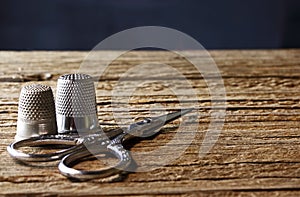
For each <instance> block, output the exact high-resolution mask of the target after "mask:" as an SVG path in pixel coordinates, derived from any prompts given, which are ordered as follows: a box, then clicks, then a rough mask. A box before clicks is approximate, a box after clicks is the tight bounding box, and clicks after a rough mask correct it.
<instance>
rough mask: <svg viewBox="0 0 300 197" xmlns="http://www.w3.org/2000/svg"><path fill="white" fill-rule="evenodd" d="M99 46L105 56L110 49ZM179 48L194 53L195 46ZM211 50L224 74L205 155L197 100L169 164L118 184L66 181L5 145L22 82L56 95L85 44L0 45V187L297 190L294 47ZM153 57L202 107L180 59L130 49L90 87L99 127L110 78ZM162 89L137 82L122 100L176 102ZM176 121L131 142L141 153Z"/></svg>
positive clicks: (206, 100) (299, 54) (125, 191)
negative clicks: (55, 47) (223, 105)
mask: <svg viewBox="0 0 300 197" xmlns="http://www.w3.org/2000/svg"><path fill="white" fill-rule="evenodd" d="M104 53H106V54H107V55H108V56H109V55H110V54H112V53H114V52H112V51H107V52H104ZM186 54H187V56H188V57H192V58H196V59H197V58H198V60H199V61H201V57H195V54H196V53H195V52H192V51H190V52H186ZM210 54H211V56H212V57H213V59H214V61H215V62H216V64H217V65H218V67H219V69H220V73H221V75H222V77H223V80H224V85H225V88H226V94H227V101H226V102H227V109H226V121H225V124H224V127H223V130H222V132H221V134H220V136H219V138H218V141H217V142H216V144H215V145H214V147H213V148H212V149H211V151H210V152H209V153H208V154H207V155H205V156H204V157H202V158H200V157H199V154H198V152H199V147H200V145H201V142H202V140H203V137H204V135H205V131H206V129H207V127H208V125H209V122H210V116H209V115H205V114H209V112H210V110H209V108H203V110H202V111H201V112H202V114H203V115H202V117H201V119H199V121H198V122H197V124H199V132H197V133H196V136H195V139H194V140H193V142H192V143H191V144H190V146H189V147H188V148H187V150H186V151H185V152H184V154H183V155H181V156H180V157H179V158H178V159H176V160H175V161H173V162H172V163H170V164H168V165H166V166H164V167H161V168H158V169H156V170H154V171H151V172H137V173H130V174H128V175H127V176H126V177H124V179H123V180H120V181H117V182H101V181H99V180H92V181H88V182H72V181H70V180H68V179H67V178H65V177H64V176H62V175H61V174H60V173H59V172H58V169H57V166H56V164H57V163H54V164H53V163H52V164H51V165H50V164H49V165H45V166H40V165H37V164H35V165H33V166H29V165H22V164H20V163H16V162H15V161H14V160H13V159H12V158H11V157H10V156H9V155H8V153H7V152H6V146H7V145H8V144H9V143H11V142H12V141H13V139H14V136H15V131H16V120H17V109H18V96H19V93H20V90H21V87H22V86H23V85H24V84H26V83H28V82H38V83H42V84H47V85H50V86H51V87H52V89H53V91H54V93H55V90H56V87H55V86H56V80H57V78H58V77H59V76H60V75H62V74H66V73H72V72H76V71H77V70H78V68H79V66H80V63H81V62H82V60H83V59H84V57H85V56H86V55H87V52H68V51H65V52H64V51H63V52H34V51H33V52H10V51H3V52H0V90H1V94H0V129H1V132H0V145H1V146H0V155H1V160H0V194H11V195H16V194H19V195H22V194H28V195H41V194H43V195H45V196H47V195H51V196H52V195H53V196H64V195H66V196H74V195H91V196H92V195H105V196H108V195H151V194H174V195H175V194H179V195H180V194H185V195H192V194H196V193H197V194H202V195H204V196H206V195H213V196H227V195H228V196H240V195H243V196H263V195H268V196H300V129H299V127H300V50H236V51H235V50H233V51H210ZM152 61H161V62H164V63H167V64H169V65H171V66H173V67H174V68H176V69H177V70H180V72H181V73H182V74H184V76H186V77H187V79H188V80H189V81H190V82H191V84H192V86H193V87H194V88H195V90H197V92H200V94H199V95H198V96H199V106H195V107H199V108H200V107H205V106H210V97H209V94H208V92H207V88H206V86H205V83H204V81H203V79H202V78H201V76H200V75H199V74H198V73H196V72H194V71H193V69H192V68H193V67H192V65H191V64H189V63H188V62H187V61H186V60H185V59H184V58H180V57H178V56H177V55H175V54H173V53H169V52H162V51H160V52H159V51H148V52H146V51H137V52H131V53H128V54H125V55H123V56H121V57H120V58H118V59H117V60H116V61H114V62H113V64H112V65H111V67H109V69H108V70H107V71H106V72H105V74H104V75H102V78H101V81H100V83H99V84H98V86H97V104H98V106H97V107H98V113H99V121H100V122H102V123H105V124H104V125H103V127H105V128H110V127H114V126H115V123H116V122H115V120H114V119H113V118H112V114H111V108H112V107H113V106H112V103H111V100H110V99H111V97H110V95H111V91H112V90H113V88H114V85H115V84H116V81H117V80H118V78H119V77H120V76H121V74H122V73H124V72H126V71H127V70H128V69H129V68H130V67H131V66H132V65H135V64H139V63H143V62H150V63H151V62H152ZM163 74H164V73H163ZM165 74H167V73H165ZM174 83H176V79H174ZM183 88H184V87H183ZM167 89H168V87H164V86H160V85H159V84H156V85H154V86H151V85H150V86H149V85H148V86H147V87H146V88H145V89H143V88H141V90H140V91H141V92H140V93H141V94H139V95H136V96H135V97H134V99H133V101H132V102H131V107H132V109H131V112H132V113H134V114H135V116H141V117H142V116H147V115H148V114H147V109H148V108H149V107H151V106H152V105H153V104H155V103H160V104H161V105H162V106H163V107H165V108H167V109H173V108H178V106H179V105H178V102H177V100H176V98H174V96H172V95H169V93H168V91H167ZM124 118H128V119H129V120H131V121H133V120H132V119H130V118H129V117H124ZM178 122H179V121H177V122H176V121H175V123H173V124H169V125H168V126H166V127H167V128H166V129H165V130H163V132H162V133H161V134H160V135H158V136H156V137H155V138H154V139H150V140H144V141H140V142H138V143H137V144H136V145H134V146H133V147H132V149H131V150H132V151H137V152H138V151H147V150H151V149H155V148H156V147H158V146H161V145H163V144H164V143H166V142H168V141H170V139H172V137H173V135H174V133H176V128H177V124H178ZM178 143H179V142H178ZM180 143H184V140H183V141H182V142H180ZM179 145H180V144H178V146H179ZM87 165H90V166H91V167H95V165H97V164H96V163H90V164H87Z"/></svg>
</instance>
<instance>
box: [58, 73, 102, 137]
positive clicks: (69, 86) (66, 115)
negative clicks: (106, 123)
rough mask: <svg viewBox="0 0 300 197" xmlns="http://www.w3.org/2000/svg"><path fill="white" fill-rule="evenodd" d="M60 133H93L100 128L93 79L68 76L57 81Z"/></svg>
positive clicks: (86, 76) (84, 76) (82, 75)
mask: <svg viewBox="0 0 300 197" xmlns="http://www.w3.org/2000/svg"><path fill="white" fill-rule="evenodd" d="M56 118H57V128H58V133H70V132H72V133H74V132H75V133H76V132H83V133H92V132H93V131H95V130H96V129H97V128H98V125H99V124H98V117H97V105H96V93H95V87H94V82H93V80H92V77H91V76H89V75H86V74H67V75H63V76H61V77H60V78H59V79H58V81H57V93H56Z"/></svg>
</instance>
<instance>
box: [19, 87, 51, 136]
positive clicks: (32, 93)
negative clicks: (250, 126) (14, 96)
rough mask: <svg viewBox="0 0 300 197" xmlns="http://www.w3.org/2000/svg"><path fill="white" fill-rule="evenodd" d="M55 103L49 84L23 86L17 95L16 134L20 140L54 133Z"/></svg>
mask: <svg viewBox="0 0 300 197" xmlns="http://www.w3.org/2000/svg"><path fill="white" fill-rule="evenodd" d="M56 133H57V129H56V119H55V104H54V98H53V93H52V90H51V88H50V87H49V86H46V85H41V84H30V85H27V86H24V87H23V88H22V90H21V94H20V97H19V108H18V122H17V134H16V136H15V139H16V140H17V141H18V140H22V139H26V138H29V137H33V136H38V135H42V134H56Z"/></svg>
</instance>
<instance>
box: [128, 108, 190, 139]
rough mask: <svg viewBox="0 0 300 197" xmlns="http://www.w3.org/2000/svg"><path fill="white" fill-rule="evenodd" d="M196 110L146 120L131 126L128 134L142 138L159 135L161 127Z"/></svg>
mask: <svg viewBox="0 0 300 197" xmlns="http://www.w3.org/2000/svg"><path fill="white" fill-rule="evenodd" d="M193 110H194V108H188V109H182V110H180V111H176V112H173V113H169V114H165V115H161V116H157V117H153V118H146V119H145V120H143V121H141V122H137V123H134V124H131V125H129V127H128V130H127V133H128V134H131V135H134V136H140V137H143V136H144V137H145V136H146V137H149V136H152V135H153V134H155V133H157V132H158V131H159V129H160V128H161V127H163V126H164V125H166V124H168V123H170V122H172V121H174V120H176V119H178V118H180V117H181V116H183V115H185V114H187V113H189V112H191V111H193Z"/></svg>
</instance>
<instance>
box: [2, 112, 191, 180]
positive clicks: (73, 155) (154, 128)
mask: <svg viewBox="0 0 300 197" xmlns="http://www.w3.org/2000/svg"><path fill="white" fill-rule="evenodd" d="M192 110H193V108H190V109H182V110H180V111H176V112H173V113H169V114H166V115H161V116H157V117H152V118H145V119H144V120H142V121H140V122H136V123H133V124H131V125H129V126H128V127H125V128H117V129H112V130H110V131H107V132H105V133H104V132H103V131H99V132H97V133H94V134H87V135H85V136H79V134H78V133H73V134H70V135H66V134H58V135H41V136H37V137H31V138H29V139H25V140H21V141H17V142H14V143H12V144H10V145H9V146H8V147H7V151H8V153H9V154H10V155H11V156H12V157H13V158H15V159H17V160H20V161H24V162H47V161H54V160H60V159H61V161H60V162H59V165H58V168H59V171H60V172H61V173H62V174H63V175H65V176H66V177H68V178H73V179H76V180H80V181H84V180H89V179H94V178H107V177H111V176H114V175H118V174H120V173H122V172H124V171H125V172H126V169H127V168H128V167H129V166H130V165H131V164H132V163H133V158H132V157H131V155H130V153H129V151H128V150H126V149H125V148H124V147H123V143H124V142H125V141H127V140H129V139H132V138H134V137H136V136H153V135H154V134H157V133H159V132H160V128H161V127H163V126H164V125H166V124H167V123H169V122H172V121H173V120H175V119H178V118H180V117H181V116H183V115H185V114H187V113H189V112H191V111H192ZM43 145H57V146H58V145H66V146H71V147H69V148H66V149H63V150H59V151H56V152H52V153H42V154H34V153H25V152H22V151H20V150H19V149H20V148H22V147H37V146H43ZM91 149H92V151H91ZM95 153H99V154H100V153H111V154H113V155H114V156H115V157H117V159H118V162H117V164H115V165H113V166H108V167H105V168H102V169H99V170H78V169H75V168H73V166H74V165H75V164H77V163H80V162H81V161H82V160H84V159H85V158H88V157H92V156H95Z"/></svg>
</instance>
